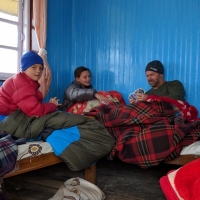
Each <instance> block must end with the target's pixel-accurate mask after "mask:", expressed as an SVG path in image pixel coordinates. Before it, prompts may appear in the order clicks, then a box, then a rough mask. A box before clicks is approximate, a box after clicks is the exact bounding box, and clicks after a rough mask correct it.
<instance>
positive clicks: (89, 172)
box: [85, 164, 96, 184]
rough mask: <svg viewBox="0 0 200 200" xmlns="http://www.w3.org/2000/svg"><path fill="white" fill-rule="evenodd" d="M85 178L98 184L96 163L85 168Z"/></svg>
mask: <svg viewBox="0 0 200 200" xmlns="http://www.w3.org/2000/svg"><path fill="white" fill-rule="evenodd" d="M85 180H87V181H89V182H91V183H93V184H96V164H94V165H92V166H91V167H88V168H86V169H85Z"/></svg>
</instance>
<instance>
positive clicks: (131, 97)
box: [128, 88, 145, 101]
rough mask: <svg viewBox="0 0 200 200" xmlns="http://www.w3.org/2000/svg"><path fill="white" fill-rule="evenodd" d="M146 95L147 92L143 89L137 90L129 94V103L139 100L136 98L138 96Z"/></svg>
mask: <svg viewBox="0 0 200 200" xmlns="http://www.w3.org/2000/svg"><path fill="white" fill-rule="evenodd" d="M144 93H145V91H144V90H143V89H142V88H138V89H137V90H135V91H134V92H132V93H130V94H129V96H128V99H129V101H130V100H134V101H137V98H136V96H137V94H144Z"/></svg>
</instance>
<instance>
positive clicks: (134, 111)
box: [85, 99, 200, 168]
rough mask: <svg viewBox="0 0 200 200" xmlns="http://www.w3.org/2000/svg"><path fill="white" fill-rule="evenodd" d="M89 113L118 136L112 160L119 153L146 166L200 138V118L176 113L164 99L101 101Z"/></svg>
mask: <svg viewBox="0 0 200 200" xmlns="http://www.w3.org/2000/svg"><path fill="white" fill-rule="evenodd" d="M85 115H86V116H93V117H95V118H96V119H97V120H98V121H99V122H100V123H102V124H103V125H104V126H105V127H106V129H107V130H108V131H109V132H110V134H111V135H112V136H113V137H114V138H115V140H116V145H115V147H114V149H113V150H112V151H111V153H110V154H109V156H108V158H109V159H110V160H113V159H114V158H115V157H118V158H119V159H120V160H122V161H124V162H127V163H131V164H137V165H138V166H140V167H142V168H148V167H152V166H156V165H158V164H159V163H161V162H162V161H164V160H172V159H174V158H176V157H177V156H178V155H180V152H181V149H182V148H183V147H184V146H188V145H190V144H191V143H193V142H195V141H196V140H197V139H198V138H200V120H193V121H189V120H187V119H186V118H184V117H176V116H175V112H174V108H173V106H172V105H171V104H170V103H169V102H166V101H162V100H160V99H158V100H154V101H152V102H137V103H135V104H133V105H129V106H122V105H120V104H119V103H115V104H112V105H100V106H98V107H95V108H92V109H91V110H90V111H89V112H88V113H86V114H85Z"/></svg>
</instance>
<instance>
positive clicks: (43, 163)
mask: <svg viewBox="0 0 200 200" xmlns="http://www.w3.org/2000/svg"><path fill="white" fill-rule="evenodd" d="M60 162H62V161H61V160H60V159H59V158H58V157H57V156H55V154H54V153H53V152H52V153H48V154H43V155H39V156H34V157H29V158H25V159H22V160H19V161H17V163H16V166H15V168H14V170H12V171H11V172H9V173H8V174H6V175H5V176H4V178H7V177H10V176H15V175H18V174H22V173H25V172H29V171H32V170H36V169H40V168H43V167H47V166H50V165H54V164H57V163H60Z"/></svg>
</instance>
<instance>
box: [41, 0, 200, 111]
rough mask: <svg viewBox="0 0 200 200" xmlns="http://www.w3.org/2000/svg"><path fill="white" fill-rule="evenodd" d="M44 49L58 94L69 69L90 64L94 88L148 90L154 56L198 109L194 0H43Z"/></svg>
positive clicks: (198, 17)
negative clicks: (148, 73)
mask: <svg viewBox="0 0 200 200" xmlns="http://www.w3.org/2000/svg"><path fill="white" fill-rule="evenodd" d="M47 16H48V22H47V27H48V28H47V51H48V61H49V64H50V67H51V69H52V84H51V88H50V91H49V94H48V95H47V97H46V98H45V100H47V99H49V98H50V97H52V96H58V97H59V98H60V99H62V96H63V92H64V90H65V88H66V87H67V85H69V84H70V83H71V82H72V81H73V79H74V78H73V71H74V69H75V68H76V67H78V66H80V65H84V66H86V67H88V68H90V69H91V72H92V84H93V86H94V88H96V89H97V90H105V91H108V90H117V91H119V92H121V93H122V95H123V97H124V99H125V100H126V102H127V103H128V99H127V96H128V94H129V93H130V92H131V91H133V90H135V89H137V88H138V87H142V88H144V89H145V90H148V89H149V88H150V86H149V85H148V83H147V81H146V77H145V73H144V70H145V66H146V64H147V63H148V62H150V61H152V60H154V59H158V60H160V61H161V62H162V63H163V64H164V67H165V79H166V80H174V79H178V80H180V81H181V82H182V83H183V84H184V86H185V89H186V93H187V94H186V100H187V101H188V102H189V103H190V104H192V105H195V106H196V107H197V108H198V110H199V111H200V104H199V101H198V99H199V98H200V81H199V73H200V69H199V65H200V59H199V51H200V0H192V1H191V0H184V1H183V0H182V1H181V0H152V1H150V0H65V1H62V0H48V13H47Z"/></svg>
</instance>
